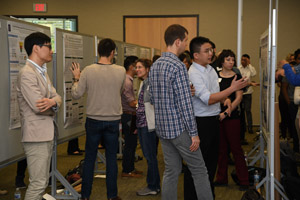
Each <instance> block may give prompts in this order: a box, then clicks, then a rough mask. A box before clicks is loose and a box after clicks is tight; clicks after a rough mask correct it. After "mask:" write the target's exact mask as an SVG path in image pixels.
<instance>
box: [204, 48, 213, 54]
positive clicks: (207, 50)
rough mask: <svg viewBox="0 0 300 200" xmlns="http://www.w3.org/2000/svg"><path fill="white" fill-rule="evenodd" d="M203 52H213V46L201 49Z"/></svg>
mask: <svg viewBox="0 0 300 200" xmlns="http://www.w3.org/2000/svg"><path fill="white" fill-rule="evenodd" d="M203 52H204V53H209V52H210V53H213V52H214V49H213V48H209V49H205V50H204V51H203Z"/></svg>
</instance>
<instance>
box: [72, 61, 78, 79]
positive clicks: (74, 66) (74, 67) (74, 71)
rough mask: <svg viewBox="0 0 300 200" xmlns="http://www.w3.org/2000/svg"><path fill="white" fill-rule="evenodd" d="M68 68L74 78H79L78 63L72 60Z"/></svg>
mask: <svg viewBox="0 0 300 200" xmlns="http://www.w3.org/2000/svg"><path fill="white" fill-rule="evenodd" d="M70 70H71V72H72V74H73V76H74V78H76V79H79V78H80V64H79V63H76V62H72V66H71V67H70Z"/></svg>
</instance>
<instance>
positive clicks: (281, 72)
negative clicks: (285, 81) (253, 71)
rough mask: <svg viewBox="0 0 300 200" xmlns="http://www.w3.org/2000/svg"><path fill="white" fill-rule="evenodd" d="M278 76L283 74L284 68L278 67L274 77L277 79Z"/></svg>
mask: <svg viewBox="0 0 300 200" xmlns="http://www.w3.org/2000/svg"><path fill="white" fill-rule="evenodd" d="M279 76H284V69H279V70H277V72H276V73H275V79H276V80H278V78H279Z"/></svg>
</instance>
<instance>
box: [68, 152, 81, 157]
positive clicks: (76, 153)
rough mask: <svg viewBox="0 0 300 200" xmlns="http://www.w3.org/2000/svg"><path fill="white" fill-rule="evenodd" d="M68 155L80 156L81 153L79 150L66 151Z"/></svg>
mask: <svg viewBox="0 0 300 200" xmlns="http://www.w3.org/2000/svg"><path fill="white" fill-rule="evenodd" d="M68 155H73V156H81V155H82V153H81V152H80V151H74V152H71V153H68Z"/></svg>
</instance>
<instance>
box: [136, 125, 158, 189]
mask: <svg viewBox="0 0 300 200" xmlns="http://www.w3.org/2000/svg"><path fill="white" fill-rule="evenodd" d="M138 135H139V139H140V144H141V147H142V151H143V154H144V156H145V158H146V160H147V163H148V171H147V184H148V188H150V189H151V190H157V189H160V177H159V171H158V163H157V158H156V133H155V131H152V132H148V127H142V128H138Z"/></svg>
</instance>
